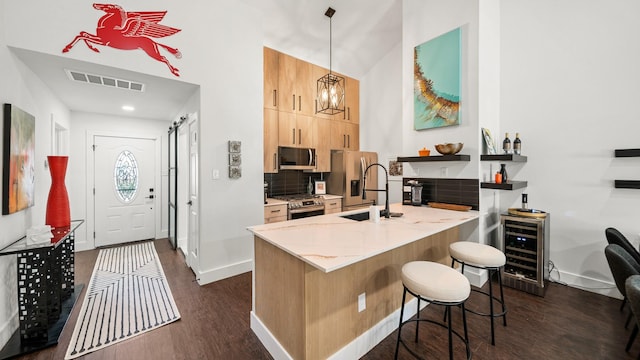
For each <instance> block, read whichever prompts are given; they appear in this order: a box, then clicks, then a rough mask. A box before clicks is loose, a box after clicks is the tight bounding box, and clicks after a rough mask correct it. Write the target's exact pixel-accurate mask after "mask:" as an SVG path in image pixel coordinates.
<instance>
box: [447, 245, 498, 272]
mask: <svg viewBox="0 0 640 360" xmlns="http://www.w3.org/2000/svg"><path fill="white" fill-rule="evenodd" d="M449 254H451V257H452V258H454V259H456V260H460V261H461V262H464V263H465V264H466V265H471V266H475V267H501V266H504V264H505V263H506V262H507V258H506V256H504V253H503V252H502V251H500V250H498V249H496V248H494V247H493V246H490V245H484V244H478V243H473V242H468V241H458V242H454V243H452V244H450V245H449Z"/></svg>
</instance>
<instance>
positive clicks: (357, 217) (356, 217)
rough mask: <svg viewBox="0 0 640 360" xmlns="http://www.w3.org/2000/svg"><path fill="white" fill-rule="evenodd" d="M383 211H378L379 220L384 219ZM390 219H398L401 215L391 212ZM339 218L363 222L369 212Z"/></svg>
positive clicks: (367, 218)
mask: <svg viewBox="0 0 640 360" xmlns="http://www.w3.org/2000/svg"><path fill="white" fill-rule="evenodd" d="M383 213H384V210H380V218H383V217H384V214H383ZM389 215H390V216H391V217H392V218H394V217H400V216H402V215H403V214H402V213H395V212H392V213H390V214H389ZM340 217H343V218H345V219H349V220H355V221H364V220H369V212H362V213H357V214H349V215H340Z"/></svg>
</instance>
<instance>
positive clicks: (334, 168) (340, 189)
mask: <svg viewBox="0 0 640 360" xmlns="http://www.w3.org/2000/svg"><path fill="white" fill-rule="evenodd" d="M376 162H378V154H377V153H375V152H368V151H346V150H338V151H332V152H331V175H329V178H328V179H327V192H328V193H329V194H334V195H341V196H342V211H347V210H354V209H358V208H363V207H368V206H370V205H372V204H373V203H374V201H375V202H376V203H377V199H378V193H377V192H375V191H367V196H366V200H363V199H362V187H363V185H364V171H365V169H366V168H367V166H369V165H371V164H373V163H376ZM379 169H380V168H379V167H378V166H374V167H372V168H370V169H369V171H367V179H366V188H367V189H378V170H379Z"/></svg>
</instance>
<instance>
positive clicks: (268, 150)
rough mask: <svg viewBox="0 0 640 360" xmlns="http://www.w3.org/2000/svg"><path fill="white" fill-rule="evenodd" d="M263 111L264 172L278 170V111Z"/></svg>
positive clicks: (275, 171)
mask: <svg viewBox="0 0 640 360" xmlns="http://www.w3.org/2000/svg"><path fill="white" fill-rule="evenodd" d="M263 113H264V154H263V156H264V172H265V173H277V172H278V111H277V110H274V109H263Z"/></svg>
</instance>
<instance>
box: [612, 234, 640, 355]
mask: <svg viewBox="0 0 640 360" xmlns="http://www.w3.org/2000/svg"><path fill="white" fill-rule="evenodd" d="M604 255H605V256H606V257H607V262H608V263H609V269H611V274H613V280H614V281H615V283H616V287H617V288H618V291H620V293H621V294H622V295H623V296H624V297H625V299H626V298H627V291H626V284H625V282H626V281H627V279H628V278H629V277H630V276H633V275H640V263H638V262H637V261H636V260H635V259H634V258H633V257H632V256H631V255H630V254H629V253H628V252H627V251H626V250H625V249H624V248H622V247H621V246H620V245H618V244H609V245H607V247H606V248H605V249H604ZM627 322H628V320H627ZM634 330H635V331H633V332H632V333H631V336H630V337H629V341H628V342H627V347H626V350H627V351H629V348H631V344H632V343H633V340H634V339H635V338H636V335H637V333H638V331H637V329H634Z"/></svg>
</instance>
